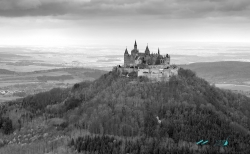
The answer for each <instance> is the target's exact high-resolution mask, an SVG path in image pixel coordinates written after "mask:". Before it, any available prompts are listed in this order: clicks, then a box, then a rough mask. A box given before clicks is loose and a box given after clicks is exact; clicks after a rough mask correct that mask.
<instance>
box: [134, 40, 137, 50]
mask: <svg viewBox="0 0 250 154" xmlns="http://www.w3.org/2000/svg"><path fill="white" fill-rule="evenodd" d="M134 49H135V50H137V43H136V40H135V45H134Z"/></svg>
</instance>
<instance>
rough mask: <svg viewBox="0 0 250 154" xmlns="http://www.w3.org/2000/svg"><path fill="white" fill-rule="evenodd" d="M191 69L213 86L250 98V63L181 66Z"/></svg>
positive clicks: (233, 62)
mask: <svg viewBox="0 0 250 154" xmlns="http://www.w3.org/2000/svg"><path fill="white" fill-rule="evenodd" d="M180 66H181V67H183V68H185V69H191V70H193V71H194V72H196V74H197V75H198V76H199V77H201V78H204V79H206V80H207V81H209V82H210V83H211V84H215V86H217V87H219V88H223V89H229V90H233V91H237V92H240V93H243V94H245V95H247V96H250V81H249V80H250V63H249V62H236V61H223V62H209V63H193V64H189V65H180Z"/></svg>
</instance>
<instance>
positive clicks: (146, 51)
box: [145, 45, 150, 55]
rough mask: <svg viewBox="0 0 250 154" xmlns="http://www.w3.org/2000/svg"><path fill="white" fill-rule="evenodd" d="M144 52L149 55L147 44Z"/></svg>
mask: <svg viewBox="0 0 250 154" xmlns="http://www.w3.org/2000/svg"><path fill="white" fill-rule="evenodd" d="M145 54H146V55H150V51H149V49H148V45H147V47H146V50H145Z"/></svg>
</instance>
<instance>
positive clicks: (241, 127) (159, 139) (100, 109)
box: [0, 68, 250, 154]
mask: <svg viewBox="0 0 250 154" xmlns="http://www.w3.org/2000/svg"><path fill="white" fill-rule="evenodd" d="M178 74H179V75H178V76H173V77H171V78H170V80H169V82H155V83H154V82H151V81H149V80H148V79H147V78H144V77H140V78H137V77H129V78H127V77H120V76H119V74H118V73H117V72H114V71H112V72H109V73H107V74H104V75H102V76H101V77H100V78H99V79H97V80H95V81H93V82H90V81H86V82H82V83H79V84H75V85H74V86H73V87H72V89H58V88H57V89H53V90H51V91H49V92H44V93H39V94H37V95H34V96H28V97H26V98H24V99H21V100H18V101H14V102H9V103H8V104H6V105H5V106H2V111H1V113H2V116H6V115H7V113H8V109H9V108H10V107H11V106H12V107H13V106H15V107H18V108H22V109H25V110H27V111H29V114H30V116H29V117H30V118H31V119H35V118H37V117H39V116H46V118H54V117H58V118H63V119H64V120H65V122H64V123H63V124H62V128H63V129H64V130H65V131H66V132H70V131H71V130H72V129H74V128H81V129H85V130H87V131H89V132H90V133H91V134H96V135H95V136H94V137H93V136H85V137H80V136H79V138H76V139H72V141H71V142H70V143H69V145H70V146H72V147H73V148H75V149H76V150H78V152H84V151H85V152H86V151H89V152H96V153H107V151H108V153H110V152H113V153H117V154H118V153H139V154H140V153H162V154H163V153H168V152H170V153H177V152H179V153H218V152H222V153H250V146H249V145H250V133H249V129H250V98H247V97H246V96H244V95H240V94H235V93H233V92H230V91H227V90H221V89H218V88H216V87H214V86H210V84H209V83H208V82H207V81H205V80H204V79H202V78H199V77H197V76H196V75H195V73H194V72H192V71H191V70H185V69H182V68H180V69H179V72H178ZM157 116H158V118H159V120H160V121H158V120H157ZM0 126H1V125H0ZM13 128H14V129H15V127H13ZM110 135H111V136H110ZM131 137H132V139H130V138H131ZM227 137H229V138H228V142H229V145H228V146H226V147H219V146H214V144H215V143H216V141H217V140H226V138H227ZM200 140H208V141H209V142H208V143H207V144H206V145H202V146H201V145H196V142H198V141H200ZM97 143H98V144H97ZM110 149H111V151H110Z"/></svg>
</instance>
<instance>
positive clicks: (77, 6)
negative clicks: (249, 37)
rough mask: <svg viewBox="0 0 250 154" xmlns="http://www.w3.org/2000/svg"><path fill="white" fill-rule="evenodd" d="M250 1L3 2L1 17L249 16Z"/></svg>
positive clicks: (87, 0) (81, 0)
mask: <svg viewBox="0 0 250 154" xmlns="http://www.w3.org/2000/svg"><path fill="white" fill-rule="evenodd" d="M249 10H250V1H249V0H0V16H7V17H20V16H55V17H60V16H61V17H62V16H67V17H69V18H70V17H72V18H74V17H81V18H95V17H97V18H100V17H116V16H118V17H123V16H158V17H164V18H204V17H225V16H235V17H244V18H249V17H250V11H249Z"/></svg>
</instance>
